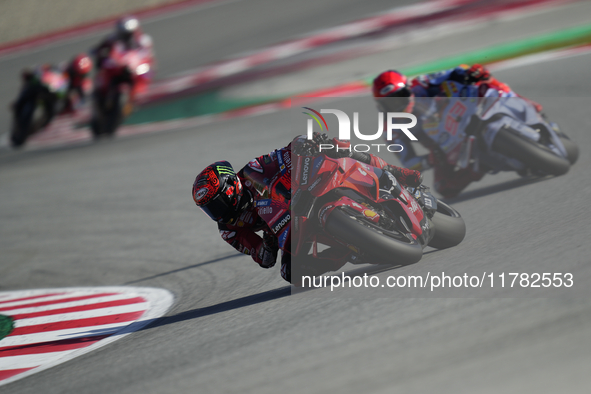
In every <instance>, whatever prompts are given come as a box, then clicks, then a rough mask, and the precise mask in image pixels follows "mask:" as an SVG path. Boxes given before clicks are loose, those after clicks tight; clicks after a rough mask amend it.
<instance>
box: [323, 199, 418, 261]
mask: <svg viewBox="0 0 591 394" xmlns="http://www.w3.org/2000/svg"><path fill="white" fill-rule="evenodd" d="M324 229H325V231H326V232H327V233H328V234H329V235H331V236H332V237H334V238H335V239H337V240H339V241H340V242H342V243H344V244H347V245H351V246H353V247H354V248H357V249H359V251H360V252H361V253H362V254H363V256H364V260H368V262H369V263H371V262H375V263H377V264H392V265H408V264H414V263H416V262H418V261H419V260H420V259H421V258H422V257H423V249H422V247H421V245H420V244H419V243H418V242H417V241H416V240H415V239H412V238H411V239H409V238H408V237H406V235H405V234H403V233H402V232H395V231H388V230H385V229H383V228H380V227H379V226H377V225H376V224H375V223H373V222H370V221H369V220H365V219H363V218H359V217H356V216H352V215H350V214H348V213H347V212H345V211H344V210H343V209H341V208H336V209H334V210H333V211H332V212H331V213H330V215H329V216H328V218H327V219H326V224H325V226H324Z"/></svg>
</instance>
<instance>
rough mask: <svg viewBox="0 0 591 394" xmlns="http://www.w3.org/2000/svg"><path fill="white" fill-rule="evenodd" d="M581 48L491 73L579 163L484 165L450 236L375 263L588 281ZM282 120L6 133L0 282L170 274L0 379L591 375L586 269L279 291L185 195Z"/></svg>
mask: <svg viewBox="0 0 591 394" xmlns="http://www.w3.org/2000/svg"><path fill="white" fill-rule="evenodd" d="M590 61H591V56H589V55H585V56H578V57H573V58H568V59H561V60H555V61H552V62H548V63H543V64H537V65H531V66H525V67H520V68H515V69H510V70H505V71H500V72H498V73H497V74H496V75H497V76H498V77H499V79H501V80H503V81H506V82H508V83H509V84H510V85H511V86H512V87H513V88H514V89H515V90H517V91H518V92H520V93H522V94H524V95H527V96H531V97H532V98H536V99H538V101H540V102H541V103H542V104H543V105H544V106H545V108H546V110H547V112H548V114H549V116H550V118H551V119H553V120H555V121H556V122H558V123H559V124H560V125H561V126H562V127H563V128H564V129H565V130H566V131H567V132H568V133H569V134H570V135H571V136H572V137H573V138H575V139H576V140H577V142H578V143H579V146H580V150H581V157H580V159H579V162H578V163H577V164H576V165H575V166H574V167H573V168H572V169H571V171H570V172H569V173H567V174H566V175H564V176H562V177H557V178H548V179H543V180H535V179H522V178H519V177H518V176H517V175H516V174H511V173H506V174H497V175H494V176H493V175H490V176H487V177H485V178H484V179H483V180H482V181H480V182H478V183H475V184H473V185H472V186H471V187H470V188H469V189H468V190H467V191H466V192H465V193H464V194H462V195H461V196H460V197H459V198H457V199H456V200H455V201H454V202H453V205H454V207H456V208H457V209H458V210H459V211H460V212H461V213H462V215H463V216H464V218H465V220H466V223H467V227H468V235H467V237H466V239H465V241H464V242H463V243H462V244H461V245H460V246H458V247H457V248H453V249H449V250H446V251H440V252H431V253H427V254H425V256H424V257H423V259H422V260H421V261H420V262H419V263H417V264H415V265H412V266H408V267H404V268H399V269H392V270H388V271H384V272H379V273H376V274H377V275H378V276H379V277H380V278H382V279H385V277H386V276H388V275H409V274H424V273H426V272H427V271H437V270H444V271H445V272H446V273H450V274H454V275H456V274H457V275H460V274H462V273H464V272H480V273H482V272H483V271H488V272H490V271H492V270H495V271H497V272H502V271H504V272H571V273H573V274H574V280H575V283H576V284H580V285H582V287H585V285H586V287H587V288H588V287H589V286H588V285H589V283H590V282H591V271H590V269H589V254H590V252H591V246H590V244H589V242H588V239H589V225H588V223H589V220H590V219H591V218H590V216H591V213H590V211H589V209H588V196H589V192H590V191H591V180H590V177H589V174H588V169H589V168H590V165H591V158H590V156H589V151H590V149H591V135H590V133H589V130H590V129H591V121H590V120H589V118H588V112H589V108H590V103H591V98H590V97H589V91H591V86H590V84H591V83H590V82H589V81H587V80H586V79H585V78H582V77H581V75H586V73H587V72H588V71H587V70H588V65H589V62H590ZM567 96H568V97H567ZM569 97H570V98H569ZM330 104H331V102H327V103H326V106H327V107H328V106H329V105H330ZM334 104H335V105H337V104H338V105H342V104H343V102H342V101H338V102H337V101H335V102H334ZM343 105H344V104H343ZM366 105H368V106H371V105H373V104H372V103H371V99H369V98H367V99H366ZM343 109H345V110H347V109H350V110H352V109H353V108H352V107H351V108H347V107H346V105H345V107H344V108H343ZM290 120H291V112H290V111H282V112H277V113H272V114H267V115H261V116H256V117H252V118H240V119H233V120H228V121H224V122H221V123H216V124H211V125H205V126H202V127H199V128H197V129H188V130H181V131H177V132H171V133H163V134H155V135H145V136H139V137H134V138H127V139H119V140H117V139H116V140H113V141H107V142H103V143H98V144H91V145H84V146H78V147H69V148H54V149H49V150H44V151H35V152H22V153H12V152H1V154H0V185H1V187H0V223H1V225H0V250H2V254H1V255H2V257H1V260H2V264H1V265H0V288H1V289H2V290H9V289H26V288H42V287H63V286H97V285H111V286H119V285H126V284H128V285H135V286H150V287H161V288H166V289H168V290H170V291H172V292H173V293H174V294H175V296H176V300H177V301H176V304H175V306H174V307H173V309H172V310H171V311H170V312H169V313H168V314H167V317H166V318H164V319H162V320H160V321H158V322H156V323H155V324H154V325H152V326H150V327H148V328H146V329H143V330H141V331H139V332H137V333H134V334H132V335H129V336H128V337H126V338H124V339H122V340H120V341H118V342H117V343H116V344H113V345H110V346H107V347H104V348H102V349H101V350H99V351H96V352H93V353H90V354H86V355H84V356H81V357H80V358H77V359H76V360H73V361H71V362H68V363H65V364H62V365H59V366H57V367H55V368H52V369H49V370H46V371H43V372H41V373H39V374H36V375H33V376H31V377H28V378H26V379H23V380H21V381H17V382H15V383H12V384H10V385H7V386H4V387H2V393H39V392H43V393H104V392H117V393H137V392H145V393H165V392H166V393H168V392H174V393H195V392H199V393H201V392H203V393H222V392H249V393H250V392H252V393H277V392H294V393H300V392H301V393H304V392H305V393H325V392H342V393H359V392H372V393H392V392H425V391H427V390H429V391H431V392H437V393H448V392H449V393H474V392H477V393H499V392H502V393H534V392H535V393H547V392H568V393H586V392H588V388H589V386H590V384H591V382H590V378H589V374H588V369H589V365H590V362H591V302H590V301H589V297H588V294H587V293H585V291H584V289H583V290H581V287H579V286H577V287H576V288H573V289H561V290H558V291H555V290H551V289H550V290H543V289H542V290H541V291H539V292H534V293H530V292H527V291H526V292H521V293H519V294H515V297H517V298H507V297H508V295H511V293H506V292H505V291H503V290H502V289H499V288H495V289H492V290H491V289H480V290H482V291H470V292H469V291H466V292H460V293H455V294H456V295H455V297H454V298H447V297H445V298H429V294H428V292H425V291H410V292H409V293H407V294H406V295H405V296H399V297H391V296H389V293H388V291H387V289H385V290H383V291H380V293H379V295H378V296H376V297H366V296H362V295H357V294H356V293H354V292H353V291H351V292H347V293H346V295H344V296H338V295H331V293H330V289H316V290H311V291H306V292H302V293H298V294H295V295H290V293H291V290H290V288H289V287H288V286H286V283H285V282H283V280H282V279H281V278H280V276H279V270H278V267H274V268H272V269H270V270H263V269H260V268H259V267H258V266H257V265H256V264H255V263H253V262H252V261H251V260H250V258H249V257H248V256H240V255H237V254H236V253H234V252H233V250H232V249H231V248H229V247H228V246H227V245H226V244H225V243H224V242H223V241H222V240H221V238H220V237H219V235H218V234H217V231H216V226H215V224H214V223H212V222H211V221H209V220H208V219H207V218H206V216H205V215H204V214H202V213H201V212H199V210H197V209H196V208H195V206H194V203H193V202H192V199H191V197H190V195H189V190H190V186H191V184H192V181H193V179H194V176H195V175H196V173H197V172H198V171H199V170H201V169H202V168H203V167H204V166H206V165H207V164H209V163H211V162H213V161H215V160H220V159H228V160H229V161H230V162H231V163H233V164H234V165H235V166H236V167H238V166H240V165H242V164H243V163H246V162H247V161H248V160H250V159H251V158H252V157H254V156H257V155H260V154H262V153H266V152H268V151H270V150H271V149H274V148H276V147H279V146H282V145H284V144H286V143H287V142H288V141H289V139H290V138H291V137H292V132H291V130H289V124H290V123H289V121H290ZM429 182H430V179H429V178H428V179H427V183H429ZM367 271H370V272H371V267H370V268H367ZM575 286H576V285H575ZM360 294H361V293H360ZM414 297H416V298H414Z"/></svg>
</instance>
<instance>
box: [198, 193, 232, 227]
mask: <svg viewBox="0 0 591 394" xmlns="http://www.w3.org/2000/svg"><path fill="white" fill-rule="evenodd" d="M199 208H201V209H202V210H203V212H205V213H206V214H207V216H209V217H210V218H211V219H213V220H215V221H216V222H219V223H228V222H230V221H231V220H232V219H233V218H234V217H235V216H236V210H235V207H234V205H233V204H232V203H231V202H230V201H229V199H228V197H227V196H226V195H225V194H219V195H217V196H216V197H215V198H214V199H212V200H211V201H210V202H208V203H207V204H205V205H201V206H199Z"/></svg>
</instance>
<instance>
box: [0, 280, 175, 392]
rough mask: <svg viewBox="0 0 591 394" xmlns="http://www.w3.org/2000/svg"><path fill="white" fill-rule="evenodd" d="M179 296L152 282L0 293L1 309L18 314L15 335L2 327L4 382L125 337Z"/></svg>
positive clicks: (0, 382) (0, 377)
mask: <svg viewBox="0 0 591 394" xmlns="http://www.w3.org/2000/svg"><path fill="white" fill-rule="evenodd" d="M173 300H174V297H173V296H172V294H171V293H170V292H168V291H167V290H163V289H155V288H148V287H93V288H63V289H43V290H25V291H14V292H0V313H2V315H6V316H8V317H10V318H11V319H14V329H12V332H10V334H8V335H7V336H6V337H4V338H2V333H1V332H0V385H3V384H6V383H10V382H13V381H15V380H18V379H21V378H24V377H26V376H29V375H32V374H33V373H37V372H40V371H43V370H45V369H47V368H50V367H53V366H55V365H58V364H61V363H63V362H65V361H68V360H71V359H73V358H75V357H78V356H80V355H82V354H85V353H88V352H90V351H92V350H95V349H98V348H100V347H102V346H104V345H106V344H108V343H111V342H113V341H116V340H117V339H120V338H123V337H124V336H125V335H128V334H130V333H132V332H134V331H137V330H138V329H140V328H142V327H144V326H145V325H147V324H149V323H151V322H153V321H154V320H155V319H157V318H158V317H160V316H162V315H163V314H164V313H166V311H167V310H168V309H169V308H170V307H171V305H172V303H173ZM2 315H0V323H2V320H1V318H2V317H3V316H2ZM6 320H7V321H10V319H6ZM0 329H1V327H0Z"/></svg>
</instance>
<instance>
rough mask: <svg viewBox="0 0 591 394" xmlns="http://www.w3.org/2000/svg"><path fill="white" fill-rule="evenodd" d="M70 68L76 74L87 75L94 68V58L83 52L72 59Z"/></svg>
mask: <svg viewBox="0 0 591 394" xmlns="http://www.w3.org/2000/svg"><path fill="white" fill-rule="evenodd" d="M70 69H71V70H72V72H73V73H74V74H75V75H78V76H81V77H83V76H86V75H87V74H88V73H89V72H90V70H92V60H91V59H90V57H89V56H88V55H86V54H84V53H81V54H79V55H78V56H76V57H75V58H74V59H73V60H72V63H70Z"/></svg>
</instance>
